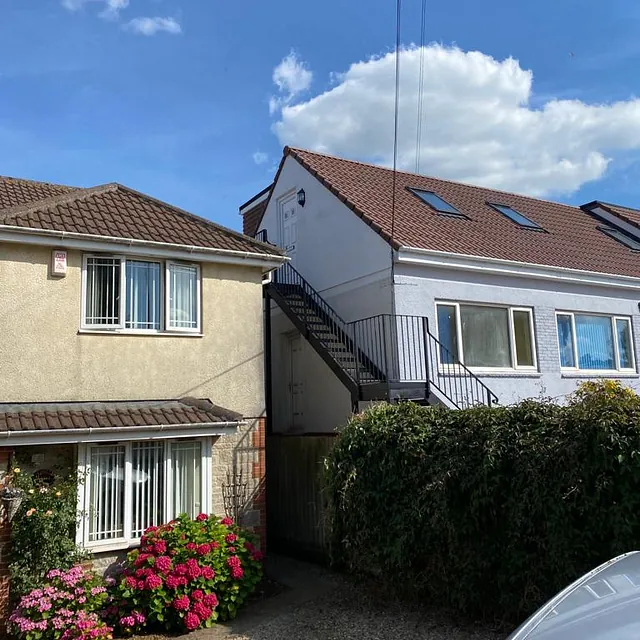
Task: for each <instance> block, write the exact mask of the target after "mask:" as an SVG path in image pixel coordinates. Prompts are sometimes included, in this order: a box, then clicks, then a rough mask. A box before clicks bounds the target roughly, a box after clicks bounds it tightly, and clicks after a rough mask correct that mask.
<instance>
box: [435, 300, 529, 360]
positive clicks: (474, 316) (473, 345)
mask: <svg viewBox="0 0 640 640" xmlns="http://www.w3.org/2000/svg"><path fill="white" fill-rule="evenodd" d="M436 315H437V325H438V339H439V341H440V344H441V348H440V349H439V361H440V365H441V366H443V365H453V364H456V363H458V362H460V363H462V364H464V365H465V366H466V367H469V368H470V369H476V370H484V369H486V370H490V371H511V370H514V369H517V370H524V371H535V370H537V361H536V349H535V339H534V327H533V311H532V309H531V308H529V307H510V306H500V305H488V304H477V303H466V302H444V301H443V302H437V303H436Z"/></svg>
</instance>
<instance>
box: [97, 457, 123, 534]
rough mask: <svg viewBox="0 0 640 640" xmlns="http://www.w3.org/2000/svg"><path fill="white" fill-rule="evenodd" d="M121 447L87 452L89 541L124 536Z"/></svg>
mask: <svg viewBox="0 0 640 640" xmlns="http://www.w3.org/2000/svg"><path fill="white" fill-rule="evenodd" d="M124 456H125V449H124V447H123V446H113V447H106V446H101V447H95V448H93V449H92V450H91V470H90V476H89V477H90V487H91V491H90V503H89V504H90V505H91V507H90V510H89V540H90V541H92V542H93V541H96V540H111V539H113V538H122V537H123V536H124Z"/></svg>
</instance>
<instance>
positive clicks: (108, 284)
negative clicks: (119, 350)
mask: <svg viewBox="0 0 640 640" xmlns="http://www.w3.org/2000/svg"><path fill="white" fill-rule="evenodd" d="M200 316H201V277H200V267H199V266H198V265H195V264H187V263H178V262H166V263H163V262H161V261H158V260H144V259H139V258H135V259H133V258H128V257H126V256H102V255H85V257H84V264H83V270H82V325H81V326H82V328H83V329H91V330H110V331H128V332H145V333H158V332H162V331H169V332H186V333H199V332H200Z"/></svg>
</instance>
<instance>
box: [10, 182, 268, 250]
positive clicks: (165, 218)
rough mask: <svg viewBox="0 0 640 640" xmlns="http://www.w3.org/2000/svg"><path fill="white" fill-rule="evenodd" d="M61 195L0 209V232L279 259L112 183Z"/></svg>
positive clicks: (241, 237)
mask: <svg viewBox="0 0 640 640" xmlns="http://www.w3.org/2000/svg"><path fill="white" fill-rule="evenodd" d="M47 186H48V187H52V186H53V185H47ZM62 189H66V191H62V192H61V193H53V194H49V195H48V196H46V197H44V199H39V200H37V201H36V202H33V201H32V200H28V199H27V200H26V201H25V202H23V203H20V204H15V205H14V206H10V207H8V208H5V209H1V208H0V226H1V225H9V226H17V227H28V228H31V229H48V230H53V231H66V232H71V233H82V234H88V235H93V236H106V237H112V238H125V239H134V240H148V241H152V242H162V243H169V244H176V245H187V246H190V247H191V246H194V247H203V248H210V249H223V250H228V251H242V252H250V253H255V254H263V255H274V254H276V255H277V254H279V253H280V252H279V250H278V249H276V248H274V247H272V246H271V245H267V244H264V243H262V242H258V241H256V240H254V239H252V238H248V237H247V236H244V235H242V234H241V233H238V232H236V231H232V230H231V229H227V228H226V227H222V226H220V225H218V224H215V223H214V222H211V221H210V220H206V219H205V218H200V217H198V216H195V215H193V214H191V213H188V212H186V211H183V210H182V209H179V208H178V207H174V206H172V205H169V204H167V203H165V202H162V201H160V200H156V199H155V198H152V197H150V196H147V195H145V194H142V193H139V192H137V191H134V190H133V189H129V188H128V187H124V186H122V185H120V184H116V183H112V184H106V185H102V186H99V187H92V188H90V189H73V190H69V188H67V187H62ZM42 193H43V194H44V191H43V192H42ZM34 194H35V192H34Z"/></svg>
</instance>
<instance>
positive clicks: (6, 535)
mask: <svg viewBox="0 0 640 640" xmlns="http://www.w3.org/2000/svg"><path fill="white" fill-rule="evenodd" d="M11 453H12V450H11V449H7V448H0V472H6V471H8V470H9V463H10V461H11ZM10 536H11V525H10V524H9V521H8V520H7V518H6V514H5V511H4V507H2V508H1V509H0V636H4V635H5V633H6V623H7V618H8V617H9V613H10V612H9V553H10V551H11V548H10Z"/></svg>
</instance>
